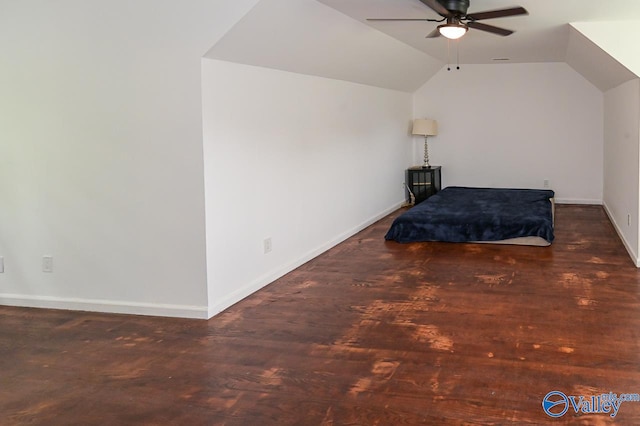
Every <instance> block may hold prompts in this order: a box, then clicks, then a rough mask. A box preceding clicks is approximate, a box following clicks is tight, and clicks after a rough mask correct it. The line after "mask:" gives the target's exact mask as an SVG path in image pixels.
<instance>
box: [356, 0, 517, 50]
mask: <svg viewBox="0 0 640 426" xmlns="http://www.w3.org/2000/svg"><path fill="white" fill-rule="evenodd" d="M420 1H421V2H422V3H424V4H425V5H427V6H429V7H430V8H431V9H433V10H434V11H435V12H436V13H437V14H438V15H440V16H442V19H428V18H370V19H367V21H425V22H444V21H446V24H442V25H438V27H437V28H436V29H435V30H433V31H432V32H431V33H429V35H427V38H435V37H439V36H440V35H443V36H444V37H446V38H448V39H452V40H455V39H458V38H460V37H462V36H463V35H465V33H466V32H467V31H468V30H469V28H474V29H476V30H481V31H487V32H489V33H493V34H497V35H501V36H508V35H511V34H513V31H512V30H507V29H506V28H500V27H494V26H493V25H488V24H483V23H482V22H478V21H482V20H484V19H493V18H504V17H507V16H517V15H528V14H529V12H527V10H526V9H525V8H524V7H511V8H508V9H499V10H488V11H485V12H476V13H467V9H469V2H470V1H469V0H420Z"/></svg>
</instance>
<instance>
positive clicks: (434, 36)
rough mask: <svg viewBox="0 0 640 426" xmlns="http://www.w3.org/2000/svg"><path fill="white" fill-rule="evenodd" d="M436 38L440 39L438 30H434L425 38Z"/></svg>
mask: <svg viewBox="0 0 640 426" xmlns="http://www.w3.org/2000/svg"><path fill="white" fill-rule="evenodd" d="M437 37H440V30H439V29H437V28H436V29H435V30H433V31H431V32H430V33H429V34H427V37H426V38H437Z"/></svg>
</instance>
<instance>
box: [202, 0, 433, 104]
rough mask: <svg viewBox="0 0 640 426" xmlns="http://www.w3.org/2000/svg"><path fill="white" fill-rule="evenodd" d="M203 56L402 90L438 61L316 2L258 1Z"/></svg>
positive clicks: (422, 77)
mask: <svg viewBox="0 0 640 426" xmlns="http://www.w3.org/2000/svg"><path fill="white" fill-rule="evenodd" d="M205 57H206V58H210V59H220V60H225V61H230V62H238V63H243V64H248V65H256V66H262V67H267V68H275V69H280V70H284V71H291V72H295V73H300V74H309V75H316V76H321V77H327V78H333V79H338V80H346V81H352V82H356V83H362V84H367V85H371V86H377V87H383V88H389V89H394V90H400V91H405V92H413V91H415V90H416V89H418V88H419V87H420V86H422V84H424V82H426V81H427V80H428V79H429V78H430V77H431V76H432V75H434V74H435V73H436V72H438V70H440V69H441V68H442V65H443V63H442V62H441V61H440V60H438V59H436V58H433V57H431V56H429V55H427V54H425V53H424V52H421V51H419V50H417V49H415V48H413V47H411V46H408V45H407V44H405V43H403V42H401V41H398V40H396V39H394V38H392V37H389V36H388V35H385V34H383V33H382V32H380V31H378V30H376V29H374V28H371V27H369V26H367V25H365V24H363V23H361V22H357V21H355V20H353V19H352V18H350V17H347V16H346V15H344V14H342V13H340V12H338V11H336V10H334V9H332V8H330V7H327V6H325V5H323V4H321V3H319V2H317V1H316V0H262V1H260V3H258V4H257V5H256V6H255V7H254V8H253V9H252V10H251V11H250V12H249V13H248V14H247V15H245V17H244V18H243V19H242V20H241V21H240V22H238V24H236V25H235V26H234V27H233V28H232V29H231V31H229V32H228V33H227V34H226V35H225V36H224V37H223V38H222V39H221V40H220V41H219V42H218V43H217V44H216V45H215V46H213V47H212V48H211V49H210V50H209V51H208V52H207V53H206V55H205Z"/></svg>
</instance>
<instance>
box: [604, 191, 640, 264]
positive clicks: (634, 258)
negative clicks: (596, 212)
mask: <svg viewBox="0 0 640 426" xmlns="http://www.w3.org/2000/svg"><path fill="white" fill-rule="evenodd" d="M602 206H603V207H604V211H605V213H606V214H607V216H608V217H609V221H610V222H611V224H612V225H613V228H614V229H615V230H616V232H617V233H618V237H620V240H621V241H622V244H623V245H624V248H625V249H627V253H629V256H631V260H632V261H633V263H634V264H635V265H636V268H640V259H639V258H638V254H637V253H636V252H635V250H634V249H633V248H632V247H631V245H630V244H629V242H628V241H627V239H626V238H625V236H624V233H623V232H622V228H620V226H619V225H618V223H617V222H616V220H615V219H614V218H613V214H612V213H611V211H610V210H609V208H608V207H607V204H606V203H603V204H602Z"/></svg>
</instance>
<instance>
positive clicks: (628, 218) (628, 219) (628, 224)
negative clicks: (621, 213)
mask: <svg viewBox="0 0 640 426" xmlns="http://www.w3.org/2000/svg"><path fill="white" fill-rule="evenodd" d="M627 226H631V215H630V214H628V215H627Z"/></svg>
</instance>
